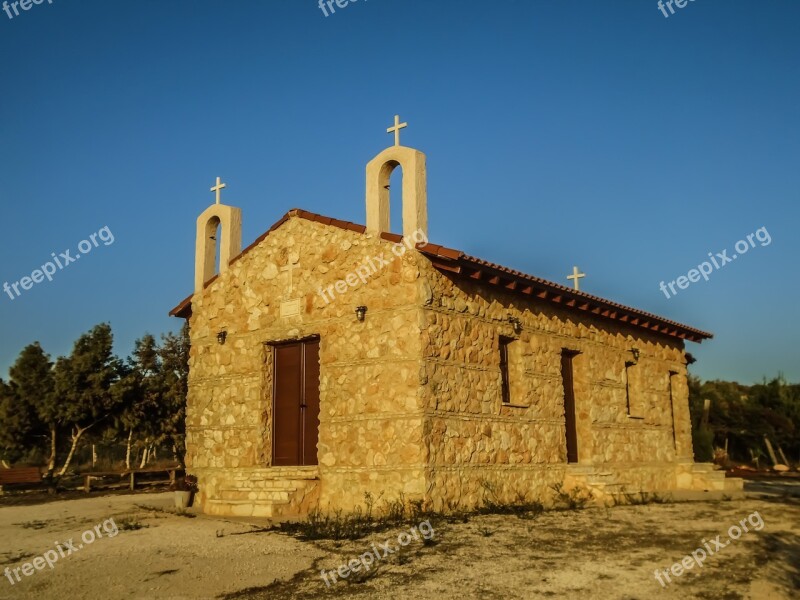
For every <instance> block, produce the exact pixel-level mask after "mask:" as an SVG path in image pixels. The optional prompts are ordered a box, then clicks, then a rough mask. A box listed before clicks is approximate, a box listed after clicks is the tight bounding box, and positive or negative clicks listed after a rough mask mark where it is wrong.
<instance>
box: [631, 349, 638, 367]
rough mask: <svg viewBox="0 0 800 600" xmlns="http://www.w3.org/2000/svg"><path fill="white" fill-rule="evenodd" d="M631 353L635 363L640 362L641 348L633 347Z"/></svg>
mask: <svg viewBox="0 0 800 600" xmlns="http://www.w3.org/2000/svg"><path fill="white" fill-rule="evenodd" d="M631 354H633V364H636V363H638V362H639V354H640V352H639V349H638V348H631Z"/></svg>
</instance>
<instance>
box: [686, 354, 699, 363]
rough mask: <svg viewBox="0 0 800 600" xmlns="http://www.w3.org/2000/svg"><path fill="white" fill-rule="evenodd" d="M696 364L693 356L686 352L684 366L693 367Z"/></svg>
mask: <svg viewBox="0 0 800 600" xmlns="http://www.w3.org/2000/svg"><path fill="white" fill-rule="evenodd" d="M696 362H697V359H696V358H695V357H694V356H692V355H691V354H690V353H688V352H687V353H686V364H687V365H693V364H694V363H696Z"/></svg>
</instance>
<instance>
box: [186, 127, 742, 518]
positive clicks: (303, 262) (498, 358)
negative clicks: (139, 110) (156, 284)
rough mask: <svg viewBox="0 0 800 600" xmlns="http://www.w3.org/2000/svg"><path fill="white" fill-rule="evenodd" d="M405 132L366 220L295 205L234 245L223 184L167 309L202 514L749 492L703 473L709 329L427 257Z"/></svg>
mask: <svg viewBox="0 0 800 600" xmlns="http://www.w3.org/2000/svg"><path fill="white" fill-rule="evenodd" d="M405 125H406V124H405V123H402V124H401V123H400V122H399V119H398V118H396V119H395V125H394V127H392V128H390V129H389V130H388V131H389V132H392V133H394V135H395V144H394V145H393V146H390V147H389V148H387V149H386V150H384V151H382V152H381V153H380V154H378V155H377V156H376V157H375V158H374V159H373V160H372V161H370V162H369V163H368V164H367V169H366V226H364V225H357V224H354V223H350V222H345V221H340V220H337V219H334V218H330V217H325V216H322V215H318V214H314V213H310V212H307V211H304V210H300V209H293V210H290V211H289V212H288V213H286V214H285V215H284V216H283V217H282V218H281V219H280V220H278V221H277V222H276V223H275V224H274V225H273V226H272V227H270V228H269V230H268V231H266V233H264V234H263V235H261V236H260V237H259V238H258V239H256V240H255V241H254V242H253V243H252V244H250V245H249V246H248V247H247V248H245V249H244V250H242V249H241V222H242V221H241V219H242V217H241V210H240V209H239V208H235V207H233V206H227V205H225V204H222V203H221V202H220V193H221V190H222V189H223V188H224V187H225V185H224V184H223V183H221V181H220V180H219V178H218V179H217V185H216V186H215V187H213V188H212V191H215V192H216V194H217V196H216V199H217V201H216V203H215V204H212V205H211V206H210V207H209V208H207V209H206V210H205V211H204V212H203V213H202V214H201V215H200V217H199V218H198V219H197V242H196V260H195V263H196V264H195V279H194V293H193V294H192V295H191V296H189V297H188V298H186V299H185V300H184V301H183V302H181V303H180V304H179V305H178V306H177V307H175V308H174V309H173V310H172V311H171V312H170V314H171V315H173V316H176V317H181V318H185V319H188V320H189V325H190V331H191V354H190V372H189V393H188V400H187V416H186V449H187V455H186V465H187V470H188V472H189V473H192V474H194V475H196V476H197V478H198V485H199V489H200V492H199V494H198V501H199V503H200V505H201V506H202V510H203V511H204V512H206V513H209V514H217V515H238V516H263V517H280V516H291V515H303V514H306V513H307V512H308V511H309V510H310V509H312V508H314V507H319V508H321V509H322V510H323V511H326V510H334V509H342V510H344V511H349V510H352V509H354V508H355V507H357V506H360V505H362V504H363V501H364V494H365V492H371V493H372V494H373V496H375V497H377V496H379V495H380V494H381V493H382V494H383V496H382V498H383V499H386V500H393V499H397V498H399V497H400V496H401V494H402V497H403V498H405V499H406V500H408V501H414V500H421V501H423V502H424V503H425V504H426V505H427V506H429V507H431V508H433V509H436V510H445V511H446V510H449V509H454V508H456V507H458V508H461V509H467V508H471V507H474V506H476V505H477V504H479V503H480V502H481V501H482V500H483V498H484V494H485V492H486V490H485V487H486V486H487V485H488V486H490V487H491V488H492V489H493V490H494V493H495V494H497V495H498V499H499V500H501V501H514V500H516V499H517V497H518V495H519V494H524V495H526V496H527V497H528V498H529V499H539V500H540V501H545V502H546V498H547V497H548V494H549V493H550V486H552V485H553V484H556V483H563V484H565V485H566V486H567V487H569V486H573V485H581V486H586V487H588V488H591V489H592V490H593V492H594V493H595V495H596V496H598V497H603V495H604V494H609V493H614V492H619V491H620V490H623V489H624V490H625V491H628V492H633V491H639V490H644V491H651V492H652V491H659V492H669V491H674V490H723V489H740V487H741V482H740V481H739V480H725V479H724V475H723V474H722V473H721V472H717V471H713V470H712V469H711V466H710V465H707V464H695V463H694V461H693V458H692V438H691V425H690V416H689V404H688V386H687V362H688V360H689V359H690V355H689V354H688V353H687V352H686V349H685V344H686V342H687V341H690V342H700V341H702V340H703V339H707V338H710V337H711V334H709V333H705V332H703V331H700V330H698V329H694V328H692V327H688V326H686V325H681V324H680V323H676V322H673V321H670V320H668V319H665V318H662V317H658V316H656V315H653V314H650V313H647V312H644V311H641V310H638V309H635V308H631V307H628V306H623V305H621V304H618V303H616V302H613V301H611V300H606V299H604V298H600V297H597V296H593V295H591V294H587V293H585V292H583V291H579V290H578V289H573V288H571V287H567V286H563V285H560V284H557V283H552V282H550V281H546V280H544V279H540V278H538V277H535V276H532V275H527V274H525V273H521V272H519V271H515V270H513V269H510V268H507V267H503V266H501V265H498V264H494V263H491V262H488V261H486V260H483V259H481V258H477V257H474V256H470V255H469V254H466V253H464V252H462V251H460V250H454V249H452V248H446V247H443V246H440V245H437V244H435V243H433V241H431V240H429V239H428V219H427V191H426V189H427V188H426V157H425V155H424V154H423V153H422V152H420V151H418V150H415V149H413V148H409V147H405V146H402V145H400V141H399V135H400V129H402V128H403V127H405ZM398 166H401V167H402V174H403V183H402V192H403V207H402V218H403V223H402V232H403V234H402V235H399V234H394V233H391V232H390V230H389V214H390V212H389V197H390V195H389V179H390V176H391V174H392V171H393V170H394V169H395V168H397V167H398ZM217 238H219V239H217ZM217 253H218V254H219V256H217ZM217 260H218V264H219V272H218V273H215V270H216V265H217ZM575 276H576V279H575V280H576V282H577V276H578V274H577V271H576V272H575ZM574 287H575V288H577V287H578V286H577V285H576V286H574Z"/></svg>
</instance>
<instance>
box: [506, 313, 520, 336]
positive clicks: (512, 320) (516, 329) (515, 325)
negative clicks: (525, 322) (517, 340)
mask: <svg viewBox="0 0 800 600" xmlns="http://www.w3.org/2000/svg"><path fill="white" fill-rule="evenodd" d="M508 322H509V323H511V327H513V328H514V333H516V334H519V333H520V332H522V322H521V321H520V320H519V319H518V318H517V317H508Z"/></svg>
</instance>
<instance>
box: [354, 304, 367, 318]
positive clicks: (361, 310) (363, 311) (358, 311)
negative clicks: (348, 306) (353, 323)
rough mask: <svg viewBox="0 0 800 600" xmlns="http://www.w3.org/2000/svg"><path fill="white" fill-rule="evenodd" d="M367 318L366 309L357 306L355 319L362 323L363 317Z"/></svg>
mask: <svg viewBox="0 0 800 600" xmlns="http://www.w3.org/2000/svg"><path fill="white" fill-rule="evenodd" d="M366 316H367V307H366V306H359V307H357V308H356V319H358V320H359V321H361V322H363V321H364V317H366Z"/></svg>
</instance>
